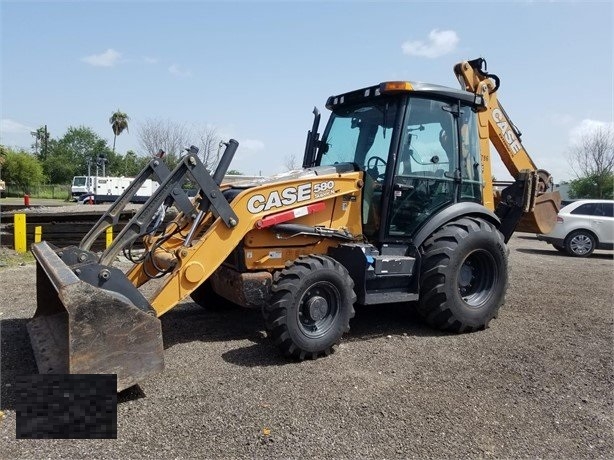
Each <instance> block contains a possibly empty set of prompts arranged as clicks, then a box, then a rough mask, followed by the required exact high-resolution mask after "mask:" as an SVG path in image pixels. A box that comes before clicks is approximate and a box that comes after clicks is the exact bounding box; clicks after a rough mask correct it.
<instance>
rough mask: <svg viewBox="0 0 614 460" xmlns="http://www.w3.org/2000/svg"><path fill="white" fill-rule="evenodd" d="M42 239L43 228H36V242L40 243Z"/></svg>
mask: <svg viewBox="0 0 614 460" xmlns="http://www.w3.org/2000/svg"><path fill="white" fill-rule="evenodd" d="M42 239H43V227H41V226H40V225H37V226H36V227H34V242H35V243H40V242H41V240H42Z"/></svg>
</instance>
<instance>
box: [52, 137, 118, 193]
mask: <svg viewBox="0 0 614 460" xmlns="http://www.w3.org/2000/svg"><path fill="white" fill-rule="evenodd" d="M100 155H103V156H104V158H105V159H106V160H107V164H106V168H105V169H106V173H107V175H109V174H111V175H112V173H111V171H118V170H120V168H121V162H122V161H123V159H122V158H121V156H118V155H116V154H115V153H114V152H113V151H111V149H109V147H108V145H107V141H106V140H104V139H102V138H101V137H100V136H98V134H96V133H95V132H94V131H93V130H92V129H91V128H88V127H85V126H79V127H77V128H75V127H72V126H71V127H69V128H68V130H67V131H66V134H64V136H63V137H62V138H60V139H57V140H55V139H54V140H51V141H50V142H49V153H48V155H47V158H45V160H44V161H43V167H44V170H45V174H46V175H47V177H48V179H49V181H50V182H51V183H52V184H66V183H70V182H71V180H72V178H73V176H78V175H83V174H85V173H87V165H88V162H89V163H90V164H91V165H92V168H94V170H93V171H92V173H94V172H95V168H96V161H97V159H98V158H99V156H100Z"/></svg>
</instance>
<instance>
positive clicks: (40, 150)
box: [32, 125, 50, 161]
mask: <svg viewBox="0 0 614 460" xmlns="http://www.w3.org/2000/svg"><path fill="white" fill-rule="evenodd" d="M32 134H33V135H34V145H33V146H32V147H33V148H34V153H35V154H36V156H37V157H38V159H39V160H41V161H44V160H45V158H47V153H48V151H49V138H50V134H49V131H47V125H45V126H41V127H40V128H38V129H37V130H36V131H34V132H33V133H32Z"/></svg>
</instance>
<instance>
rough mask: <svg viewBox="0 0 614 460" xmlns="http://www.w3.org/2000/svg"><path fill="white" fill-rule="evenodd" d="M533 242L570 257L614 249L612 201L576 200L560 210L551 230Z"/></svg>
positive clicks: (613, 205) (613, 208)
mask: <svg viewBox="0 0 614 460" xmlns="http://www.w3.org/2000/svg"><path fill="white" fill-rule="evenodd" d="M537 239H538V240H541V241H545V242H547V243H550V244H551V245H552V246H554V247H555V248H556V249H558V250H559V251H561V252H563V253H566V254H569V255H570V256H573V257H586V256H589V255H590V254H592V253H593V251H594V250H595V249H614V200H578V201H574V202H573V203H571V204H568V205H567V206H565V207H563V208H562V209H561V210H560V211H559V214H558V217H557V222H556V225H555V226H554V229H553V230H552V231H551V232H550V233H548V234H547V235H537Z"/></svg>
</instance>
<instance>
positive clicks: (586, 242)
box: [565, 230, 596, 257]
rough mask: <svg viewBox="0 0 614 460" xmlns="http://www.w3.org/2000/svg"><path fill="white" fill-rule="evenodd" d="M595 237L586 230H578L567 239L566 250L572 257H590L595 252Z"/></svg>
mask: <svg viewBox="0 0 614 460" xmlns="http://www.w3.org/2000/svg"><path fill="white" fill-rule="evenodd" d="M595 245H596V241H595V237H594V236H593V235H592V234H591V233H589V232H587V231H586V230H576V231H574V232H571V233H570V234H569V235H568V236H567V238H565V250H566V251H567V254H569V255H570V256H572V257H588V256H590V255H591V254H592V253H593V251H594V250H595Z"/></svg>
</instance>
